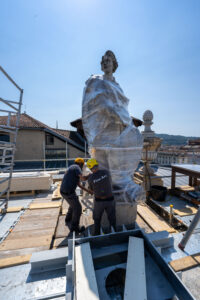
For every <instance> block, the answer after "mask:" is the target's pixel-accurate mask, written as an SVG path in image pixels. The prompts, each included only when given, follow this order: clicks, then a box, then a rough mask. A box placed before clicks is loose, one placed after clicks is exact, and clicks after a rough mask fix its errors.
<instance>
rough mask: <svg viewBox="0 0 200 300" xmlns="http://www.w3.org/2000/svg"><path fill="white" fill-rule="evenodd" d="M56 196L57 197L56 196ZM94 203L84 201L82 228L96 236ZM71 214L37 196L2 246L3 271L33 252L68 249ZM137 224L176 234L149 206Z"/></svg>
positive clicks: (63, 204) (60, 203)
mask: <svg viewBox="0 0 200 300" xmlns="http://www.w3.org/2000/svg"><path fill="white" fill-rule="evenodd" d="M54 195H55V193H54ZM91 203H92V202H91V201H89V202H88V201H87V200H85V201H82V208H83V214H82V216H81V221H80V225H81V226H83V225H84V226H85V227H86V228H88V227H89V228H90V233H92V232H93V223H94V222H93V218H92V208H91ZM67 210H68V205H67V202H66V201H65V200H64V201H62V200H54V201H52V194H48V195H47V196H45V197H40V195H36V196H35V197H34V200H33V201H32V203H31V204H30V206H29V208H28V209H26V210H25V212H24V214H23V215H22V216H21V218H20V220H19V222H18V223H17V224H16V226H15V227H14V229H13V230H12V232H11V233H10V234H9V235H8V236H7V238H6V239H5V240H4V241H3V242H2V243H1V244H0V267H5V264H6V261H7V263H8V265H15V264H20V263H27V259H28V258H29V255H31V254H32V253H33V252H37V251H42V250H47V249H52V248H58V247H63V246H66V245H67V243H68V236H69V233H70V230H69V227H67V226H66V225H65V214H66V212H67ZM136 222H137V224H138V225H139V226H140V227H141V228H142V229H143V230H144V231H145V232H146V233H150V232H153V231H161V230H167V231H169V232H175V230H174V229H173V228H172V227H171V226H169V225H168V224H167V223H166V222H165V221H164V220H163V219H162V218H161V217H158V216H157V215H156V214H155V213H154V212H153V211H152V210H151V209H150V208H149V207H148V206H140V205H139V206H138V215H137V219H136Z"/></svg>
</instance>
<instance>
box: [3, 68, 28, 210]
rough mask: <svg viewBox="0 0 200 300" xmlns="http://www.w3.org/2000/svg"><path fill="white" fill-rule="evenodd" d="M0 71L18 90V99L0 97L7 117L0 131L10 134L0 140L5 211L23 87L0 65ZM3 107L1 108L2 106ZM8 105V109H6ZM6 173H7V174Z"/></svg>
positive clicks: (8, 195)
mask: <svg viewBox="0 0 200 300" xmlns="http://www.w3.org/2000/svg"><path fill="white" fill-rule="evenodd" d="M0 71H1V72H2V73H3V74H4V76H5V77H6V78H7V79H8V80H9V81H10V82H11V83H12V84H13V85H14V86H15V87H16V88H17V89H18V90H19V93H20V94H19V101H12V100H6V99H3V98H2V97H0V104H1V105H4V107H6V109H2V106H0V113H1V114H2V113H3V115H4V116H5V117H7V122H6V125H4V124H0V132H3V133H8V134H9V136H10V140H11V141H12V142H11V141H9V142H4V141H0V171H1V174H2V173H6V178H3V179H2V180H0V197H2V196H4V195H5V199H4V201H5V207H4V208H5V210H4V211H5V212H6V209H7V206H8V201H9V197H10V185H11V179H12V173H13V165H14V155H15V150H16V141H17V133H18V127H19V121H20V113H21V106H22V98H23V89H21V88H20V87H19V86H18V85H17V84H16V82H15V81H14V80H13V79H12V78H11V77H10V76H9V75H8V74H7V73H6V71H5V70H4V69H3V68H2V67H1V66H0ZM4 107H3V108H4ZM7 107H8V109H7ZM12 116H15V119H14V124H11V117H12ZM7 174H8V175H7ZM5 182H7V187H6V188H2V185H3V183H5ZM4 185H5V184H4Z"/></svg>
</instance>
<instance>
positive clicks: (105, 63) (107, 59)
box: [101, 50, 118, 74]
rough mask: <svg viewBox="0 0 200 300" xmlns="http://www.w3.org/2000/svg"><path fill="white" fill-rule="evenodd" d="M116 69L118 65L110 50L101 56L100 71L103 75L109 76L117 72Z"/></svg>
mask: <svg viewBox="0 0 200 300" xmlns="http://www.w3.org/2000/svg"><path fill="white" fill-rule="evenodd" d="M117 67H118V63H117V60H116V57H115V54H114V53H113V52H112V51H110V50H108V51H106V53H105V54H104V56H102V59H101V70H102V71H103V72H104V73H105V74H110V73H114V72H115V71H116V70H117Z"/></svg>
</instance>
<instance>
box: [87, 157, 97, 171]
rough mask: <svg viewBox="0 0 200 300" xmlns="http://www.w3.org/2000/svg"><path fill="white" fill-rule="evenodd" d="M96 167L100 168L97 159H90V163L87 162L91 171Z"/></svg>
mask: <svg viewBox="0 0 200 300" xmlns="http://www.w3.org/2000/svg"><path fill="white" fill-rule="evenodd" d="M94 166H98V162H97V161H96V159H94V158H90V159H88V161H87V167H88V168H89V169H92V168H94Z"/></svg>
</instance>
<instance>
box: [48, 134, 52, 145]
mask: <svg viewBox="0 0 200 300" xmlns="http://www.w3.org/2000/svg"><path fill="white" fill-rule="evenodd" d="M46 145H54V136H53V135H51V134H46Z"/></svg>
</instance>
